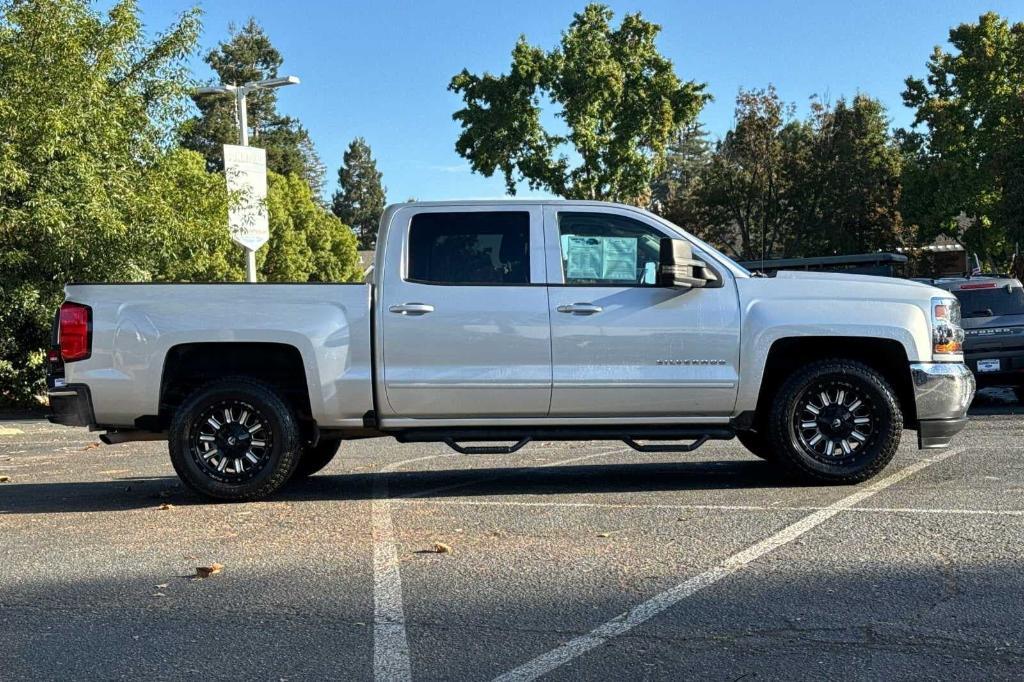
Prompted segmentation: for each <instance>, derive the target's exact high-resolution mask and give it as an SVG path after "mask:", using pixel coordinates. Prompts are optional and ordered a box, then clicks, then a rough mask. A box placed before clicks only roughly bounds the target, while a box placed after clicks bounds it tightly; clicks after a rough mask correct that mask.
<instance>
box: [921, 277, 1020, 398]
mask: <svg viewBox="0 0 1024 682" xmlns="http://www.w3.org/2000/svg"><path fill="white" fill-rule="evenodd" d="M928 283H929V284H932V285H933V286H936V287H939V288H940V289H945V290H946V291H949V292H950V293H952V294H953V295H955V296H956V297H957V299H959V301H960V311H961V315H962V322H961V326H962V327H963V329H964V360H965V362H966V363H967V366H968V367H970V368H971V371H972V372H974V376H975V379H976V380H977V383H978V387H979V388H981V387H985V386H1010V387H1012V388H1013V389H1014V390H1015V391H1016V393H1017V398H1018V399H1019V400H1024V286H1022V285H1021V282H1020V280H1018V279H1014V278H1012V277H993V276H977V277H957V278H946V279H938V280H930V281H929V282H928Z"/></svg>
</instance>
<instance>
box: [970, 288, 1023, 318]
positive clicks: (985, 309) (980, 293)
mask: <svg viewBox="0 0 1024 682" xmlns="http://www.w3.org/2000/svg"><path fill="white" fill-rule="evenodd" d="M954 293H955V294H956V297H957V298H958V299H959V300H960V310H961V311H962V315H963V317H993V316H995V315H1024V289H1022V288H1020V287H1019V286H1002V287H998V288H994V289H967V290H963V289H961V290H960V291H957V292H954Z"/></svg>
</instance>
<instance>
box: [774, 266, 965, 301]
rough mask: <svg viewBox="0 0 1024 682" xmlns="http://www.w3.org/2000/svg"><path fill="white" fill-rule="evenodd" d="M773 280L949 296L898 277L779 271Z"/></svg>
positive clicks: (919, 283) (927, 286)
mask: <svg viewBox="0 0 1024 682" xmlns="http://www.w3.org/2000/svg"><path fill="white" fill-rule="evenodd" d="M775 279H806V280H817V281H821V282H863V283H864V284H888V285H891V286H905V287H911V288H917V289H921V288H923V289H933V290H934V291H938V292H939V294H937V295H946V296H949V295H950V294H949V292H948V291H943V290H942V289H938V288H936V287H933V286H931V285H929V284H924V283H922V282H915V281H913V280H909V279H899V278H898V277H880V276H878V275H854V274H847V273H845V272H809V271H805V270H780V271H779V272H778V273H776V275H775Z"/></svg>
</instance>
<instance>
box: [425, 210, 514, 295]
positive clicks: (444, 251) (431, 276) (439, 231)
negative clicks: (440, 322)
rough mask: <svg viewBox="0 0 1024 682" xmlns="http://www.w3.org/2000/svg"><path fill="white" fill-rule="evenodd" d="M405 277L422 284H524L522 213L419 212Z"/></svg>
mask: <svg viewBox="0 0 1024 682" xmlns="http://www.w3.org/2000/svg"><path fill="white" fill-rule="evenodd" d="M408 246H409V274H408V279H409V280H410V281H414V282H423V283H426V284H528V283H529V282H530V214H529V213H528V212H526V211H493V212H459V213H420V214H418V215H416V216H413V219H412V225H410V227H409V244H408Z"/></svg>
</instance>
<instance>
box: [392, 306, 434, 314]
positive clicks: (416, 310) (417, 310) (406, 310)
mask: <svg viewBox="0 0 1024 682" xmlns="http://www.w3.org/2000/svg"><path fill="white" fill-rule="evenodd" d="M388 310H390V311H391V312H393V313H398V314H399V315H426V314H427V313H432V312H434V306H432V305H430V304H429V303H402V304H399V305H393V306H391V307H390V308H388Z"/></svg>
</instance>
